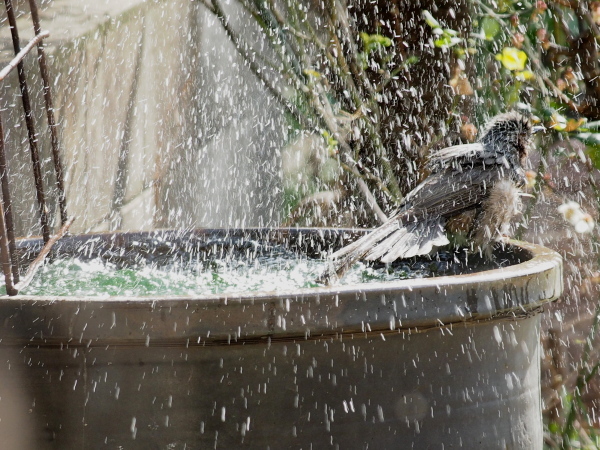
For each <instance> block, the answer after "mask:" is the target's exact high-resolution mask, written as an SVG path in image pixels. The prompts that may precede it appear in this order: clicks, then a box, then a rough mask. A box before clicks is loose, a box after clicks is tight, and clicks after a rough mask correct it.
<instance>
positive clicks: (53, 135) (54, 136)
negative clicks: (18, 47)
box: [29, 0, 68, 225]
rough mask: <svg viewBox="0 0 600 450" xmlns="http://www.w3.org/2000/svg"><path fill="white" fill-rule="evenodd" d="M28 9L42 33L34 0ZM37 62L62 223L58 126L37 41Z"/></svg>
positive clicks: (62, 184) (64, 207)
mask: <svg viewBox="0 0 600 450" xmlns="http://www.w3.org/2000/svg"><path fill="white" fill-rule="evenodd" d="M29 9H30V10H31V20H32V21H33V30H34V32H35V34H36V35H40V34H41V33H42V29H41V25H40V15H39V11H38V7H37V3H36V1H35V0H29ZM37 48H38V63H39V65H40V74H41V75H42V81H43V83H44V101H45V102H46V115H47V117H48V128H50V141H51V143H52V159H53V160H54V171H55V172H56V189H57V190H58V205H59V208H60V223H61V224H62V225H64V224H65V223H66V222H67V220H68V217H67V198H66V196H65V182H64V175H63V174H64V172H63V167H62V162H61V160H60V145H59V141H58V128H57V127H56V121H55V120H54V102H53V101H52V89H51V88H50V75H49V72H48V64H47V63H46V54H45V52H44V42H43V40H40V41H39V42H38V46H37Z"/></svg>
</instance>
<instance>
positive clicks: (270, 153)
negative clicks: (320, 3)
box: [0, 0, 285, 235]
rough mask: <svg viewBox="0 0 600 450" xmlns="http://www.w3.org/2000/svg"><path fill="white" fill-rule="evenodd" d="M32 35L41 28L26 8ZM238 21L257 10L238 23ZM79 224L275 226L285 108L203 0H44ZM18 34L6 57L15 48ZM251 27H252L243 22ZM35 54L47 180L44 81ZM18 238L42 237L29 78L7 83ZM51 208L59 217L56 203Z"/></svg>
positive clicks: (23, 22)
mask: <svg viewBox="0 0 600 450" xmlns="http://www.w3.org/2000/svg"><path fill="white" fill-rule="evenodd" d="M18 8H19V12H20V19H19V27H20V31H21V36H22V38H23V40H24V39H25V38H26V37H30V36H31V34H32V29H31V24H30V23H29V15H28V13H27V7H26V5H25V4H24V3H20V4H19V6H18ZM237 20H238V25H239V24H244V17H238V19H237ZM42 22H43V23H42V28H43V29H49V30H50V31H51V33H52V35H51V38H50V39H49V40H48V46H49V49H48V50H49V54H50V61H51V67H52V73H53V75H54V76H55V84H54V92H55V106H56V112H57V117H58V119H59V122H60V128H61V142H62V148H63V159H64V163H65V166H66V168H67V179H66V185H67V199H68V208H69V212H70V213H71V214H73V215H76V216H77V220H76V222H75V224H74V225H73V227H72V230H73V231H74V232H81V231H87V230H107V229H125V230H142V229H151V228H157V227H202V226H234V225H236V226H242V225H274V224H276V223H278V221H279V210H280V198H281V197H280V195H279V192H281V187H280V185H281V181H280V178H281V176H280V169H279V168H280V155H279V149H280V147H281V145H282V144H283V140H284V136H285V130H284V124H283V123H282V121H283V119H282V118H281V117H282V114H281V113H280V112H279V110H278V106H277V105H276V104H275V102H274V101H272V99H271V98H270V97H269V96H268V95H266V92H265V91H264V89H263V87H262V86H261V85H260V84H259V83H258V82H257V81H256V79H255V77H254V75H253V74H251V73H250V72H249V70H248V69H247V68H246V66H245V65H244V63H243V62H242V61H241V58H240V57H239V55H238V54H237V53H236V51H235V49H234V47H233V46H232V44H231V43H230V42H229V41H228V39H227V37H226V35H225V34H224V32H223V31H222V29H221V27H220V25H219V24H218V23H217V22H216V19H215V18H214V17H212V16H211V15H210V13H208V12H207V11H206V10H205V9H204V8H203V7H202V6H200V5H199V4H198V3H197V2H189V1H184V0H178V1H149V2H142V1H134V0H125V1H116V0H101V1H94V2H73V1H67V0H53V1H51V2H44V4H43V8H42ZM7 28H8V27H6V26H3V27H2V29H1V30H0V34H1V35H2V36H4V37H5V38H4V40H3V43H4V46H3V49H4V50H3V51H2V54H1V56H2V57H3V58H4V59H6V58H7V57H8V56H9V55H10V52H8V51H7V50H6V48H10V43H9V42H8V40H7V38H6V37H7V33H8V30H7ZM241 29H242V30H243V32H244V33H247V34H248V35H249V36H251V35H252V30H251V29H247V28H245V26H243V27H241ZM34 61H35V60H34V56H31V57H29V58H28V60H27V67H28V68H30V72H31V73H30V78H32V86H31V91H32V95H33V96H34V100H35V103H36V104H37V106H38V107H37V109H36V118H37V121H38V129H39V133H40V139H41V142H42V146H41V147H42V149H41V151H42V155H43V157H44V158H45V159H44V173H45V174H46V184H47V185H48V186H49V190H52V189H51V188H52V186H53V183H54V177H53V175H52V167H51V164H50V148H49V143H48V139H47V137H46V128H45V127H46V125H45V118H44V115H43V109H42V107H41V105H42V97H41V86H40V83H39V80H37V79H36V77H37V75H36V74H37V70H36V68H35V66H34ZM2 94H3V95H2V100H1V101H2V104H1V105H2V108H3V109H7V111H6V112H3V120H4V122H5V129H6V130H7V132H8V133H7V134H8V152H9V167H10V174H11V177H12V179H13V191H14V192H13V196H14V198H15V215H16V219H17V220H16V221H17V232H18V234H26V235H28V234H39V226H38V225H37V214H36V211H37V206H36V203H35V200H34V199H35V193H34V191H33V181H32V177H31V175H30V173H29V172H30V171H31V169H30V168H29V156H28V153H29V149H28V147H27V142H26V130H25V127H24V125H23V123H22V117H20V116H19V115H18V114H20V110H19V109H17V108H14V107H11V105H16V106H19V107H20V103H19V102H20V98H19V93H18V84H17V79H16V74H13V75H12V76H11V77H10V78H9V79H8V80H6V81H5V83H4V85H3V86H2ZM49 207H50V208H51V211H52V212H53V216H54V217H55V219H56V207H55V205H54V203H53V202H51V203H50V205H49Z"/></svg>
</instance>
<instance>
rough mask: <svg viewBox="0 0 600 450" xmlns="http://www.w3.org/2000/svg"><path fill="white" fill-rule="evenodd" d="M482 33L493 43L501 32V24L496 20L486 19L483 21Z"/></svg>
mask: <svg viewBox="0 0 600 450" xmlns="http://www.w3.org/2000/svg"><path fill="white" fill-rule="evenodd" d="M481 32H482V33H483V35H484V36H485V39H486V40H488V41H491V40H493V39H494V38H495V37H496V35H497V34H498V33H499V32H500V24H499V23H498V21H497V20H496V19H492V18H491V17H484V18H483V20H482V21H481Z"/></svg>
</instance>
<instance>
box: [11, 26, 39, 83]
mask: <svg viewBox="0 0 600 450" xmlns="http://www.w3.org/2000/svg"><path fill="white" fill-rule="evenodd" d="M48 36H50V32H49V31H42V32H40V33H38V34H36V36H35V37H34V38H33V39H32V40H30V41H29V42H28V43H27V45H26V46H25V47H23V49H22V50H21V51H20V52H19V53H18V54H17V55H16V56H15V57H14V58H13V59H12V60H11V61H10V62H9V63H8V64H7V65H6V66H5V67H4V69H2V70H0V81H4V79H5V78H6V77H7V76H8V74H9V73H11V72H12V71H13V70H14V68H15V67H17V65H18V64H19V63H20V62H21V61H23V58H25V56H27V53H29V52H30V51H31V49H32V48H33V47H34V46H35V45H37V44H38V43H40V42H42V41H43V40H44V39H45V38H47V37H48Z"/></svg>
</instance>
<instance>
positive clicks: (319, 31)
mask: <svg viewBox="0 0 600 450" xmlns="http://www.w3.org/2000/svg"><path fill="white" fill-rule="evenodd" d="M236 2H237V3H236V4H237V5H239V6H241V7H242V8H243V10H244V11H245V12H246V15H247V16H250V17H252V18H253V19H254V23H255V25H256V27H257V30H259V33H262V38H261V39H259V40H260V42H262V43H263V44H265V43H266V44H268V45H267V47H266V48H264V49H263V47H262V45H263V44H261V46H254V47H253V46H252V45H251V44H250V43H249V42H248V41H246V40H244V38H243V37H242V36H241V34H240V32H239V31H236V28H235V27H234V26H233V25H232V24H233V23H234V18H233V17H232V15H231V14H227V13H226V12H225V11H224V9H223V6H222V5H221V3H220V1H219V0H204V4H205V5H206V7H207V9H208V10H209V11H211V12H212V13H213V14H214V15H215V16H216V17H217V18H218V20H219V21H220V23H221V25H222V27H223V28H224V29H225V31H226V32H227V34H228V36H229V38H230V40H231V41H232V43H233V44H234V45H235V47H236V49H237V51H238V52H239V54H240V55H241V56H242V57H243V58H244V60H245V61H246V63H247V64H248V67H249V68H250V69H251V70H252V71H253V73H254V74H255V75H256V76H257V77H258V78H259V79H260V80H261V81H262V83H264V85H265V87H266V88H267V89H268V90H269V91H270V92H271V94H272V95H273V96H274V97H275V98H276V99H277V100H278V101H279V102H280V104H281V105H282V107H283V108H284V109H285V111H286V114H287V116H288V117H289V118H290V124H291V129H294V130H295V131H296V132H297V133H299V134H302V133H309V134H313V135H315V136H320V137H321V139H322V144H321V145H322V147H323V149H324V151H323V154H324V155H325V157H324V159H326V160H328V161H329V163H335V166H336V167H337V169H338V170H339V172H340V173H343V174H344V176H335V177H330V180H331V181H327V182H320V183H315V182H311V183H309V184H310V186H311V188H310V189H303V188H302V187H299V188H298V189H297V191H296V192H295V193H292V192H291V191H290V193H289V195H288V196H287V198H288V199H292V200H290V201H289V202H288V204H287V205H286V208H287V209H288V211H290V215H291V216H294V217H297V216H298V215H297V214H292V212H293V211H294V208H295V207H297V206H298V205H303V204H306V198H309V197H310V198H315V195H317V194H318V193H319V192H317V190H319V189H320V190H321V191H327V190H331V191H336V193H337V194H336V195H332V196H330V197H327V198H331V199H336V201H340V199H341V198H347V199H348V198H349V199H351V200H352V202H356V199H357V198H358V197H360V196H362V198H363V204H364V205H367V206H368V207H370V208H371V209H372V211H373V212H374V214H371V216H370V217H371V220H372V218H373V217H378V218H379V220H384V219H385V214H384V212H383V211H390V210H392V209H393V208H394V206H396V205H397V204H398V202H400V201H401V200H402V198H403V195H404V193H406V192H407V191H408V190H409V189H411V188H412V187H414V185H415V184H416V183H417V182H418V181H419V178H420V177H422V176H423V174H424V161H425V160H426V157H427V156H428V154H429V153H430V152H431V151H433V150H434V149H435V148H436V146H444V145H449V144H453V143H458V142H464V141H472V140H473V139H474V138H475V135H476V131H477V126H479V125H480V124H482V123H484V122H485V121H486V120H487V118H489V117H490V116H492V115H494V114H497V113H499V112H502V111H505V110H508V109H512V108H516V109H521V110H525V111H527V112H528V113H530V114H531V116H532V118H533V120H534V121H536V122H538V123H542V124H544V125H545V126H546V127H547V128H548V129H549V130H550V133H548V134H547V136H546V137H545V138H544V139H545V144H546V145H544V146H543V147H542V152H543V153H544V155H543V156H545V152H547V150H545V149H547V148H551V147H552V143H553V142H559V141H561V142H572V141H573V140H577V141H579V142H581V143H583V144H584V145H585V152H586V155H587V161H588V163H589V164H588V165H589V167H587V169H586V170H588V175H589V183H590V184H591V186H592V188H593V189H594V192H595V196H596V198H595V204H596V205H597V206H598V205H600V191H599V190H598V189H597V188H596V184H595V171H596V170H597V169H600V58H599V55H598V45H599V37H600V29H599V25H600V2H598V1H590V0H546V1H544V0H454V1H452V0H448V1H445V2H433V1H431V2H429V5H430V8H429V9H422V10H419V11H417V15H414V14H413V13H414V11H413V9H414V7H413V6H406V5H400V3H399V2H384V1H375V2H367V1H361V0H357V1H354V2H349V3H345V2H343V1H341V0H327V1H325V2H317V1H314V0H282V1H276V0H236ZM408 3H411V2H408ZM421 3H422V4H426V3H427V2H421ZM401 8H404V9H401ZM411 8H413V9H411ZM411 14H412V15H411ZM411 24H412V25H411ZM411 27H412V28H411ZM413 37H414V39H413ZM411 39H413V40H411ZM259 47H260V49H259ZM565 157H566V156H565ZM324 159H323V158H321V159H320V160H319V161H320V163H319V164H325V162H326V161H324ZM545 170H546V169H545V166H544V165H543V164H542V163H540V165H539V167H537V169H536V170H535V171H533V173H532V174H529V176H530V178H531V181H532V182H531V186H532V187H533V195H534V199H533V201H532V202H530V204H529V205H528V208H527V212H526V214H529V213H531V210H532V206H531V205H532V204H533V203H534V202H535V201H536V200H537V197H538V196H539V195H540V194H541V193H542V192H543V190H544V189H550V190H551V189H553V186H552V182H551V180H550V179H549V177H547V176H546V174H545V173H544V171H545ZM314 173H318V171H314ZM321 181H322V180H321ZM288 188H289V189H292V188H290V187H288ZM292 191H293V189H292ZM302 192H304V193H305V194H306V198H302ZM357 193H360V194H359V195H355V194H357ZM342 194H343V195H342ZM319 198H325V197H319ZM572 200H573V199H564V207H563V210H562V213H563V215H564V217H565V219H567V221H568V222H570V223H571V224H572V225H573V227H574V229H575V230H577V231H578V232H586V233H589V232H592V231H593V230H594V229H595V221H594V219H593V218H592V217H591V216H590V215H589V214H587V213H585V212H583V211H581V210H580V209H579V206H578V205H577V204H575V206H574V205H573V202H572ZM352 205H354V203H352ZM321 206H322V205H321ZM353 207H354V206H353ZM340 209H342V210H343V209H344V208H337V209H335V208H334V211H339V210H340ZM319 211H323V208H319ZM354 211H355V212H356V211H357V209H354ZM526 222H527V220H524V221H523V223H526ZM364 224H367V225H368V224H372V223H370V222H369V219H367V220H366V221H365V223H364ZM520 231H521V232H522V231H523V228H522V229H521V230H520ZM595 235H596V233H594V238H593V239H596V237H595ZM595 317H596V321H595V322H594V325H593V327H592V330H591V333H592V334H591V335H590V337H589V338H588V341H587V342H588V344H589V346H588V347H589V348H591V346H592V344H593V342H594V337H595V334H594V333H595V332H596V328H597V324H598V320H599V317H600V306H599V307H598V309H597V311H596V315H595ZM588 344H586V345H588ZM588 347H586V349H587V350H586V353H585V354H584V360H583V361H582V365H581V368H580V372H579V377H578V381H577V386H576V389H575V390H574V392H572V393H570V395H569V396H566V397H565V399H564V402H563V416H564V417H565V418H564V420H562V422H560V423H558V422H557V423H552V424H550V426H549V427H548V430H550V431H553V437H552V438H551V439H549V441H552V442H554V443H555V444H556V446H561V447H562V448H568V447H569V445H571V444H570V443H572V442H574V440H573V439H574V437H573V436H574V434H575V429H576V426H575V425H576V423H579V422H584V421H585V417H586V411H585V406H584V405H583V403H582V401H581V391H582V389H583V387H584V385H585V383H587V382H588V381H589V380H590V378H591V377H594V376H596V373H597V371H598V365H597V364H593V363H592V357H591V354H590V351H589V348H588ZM582 383H583V384H582Z"/></svg>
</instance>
